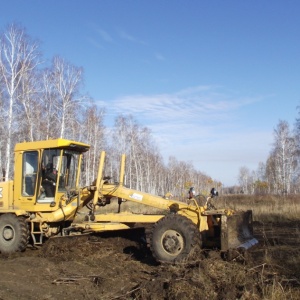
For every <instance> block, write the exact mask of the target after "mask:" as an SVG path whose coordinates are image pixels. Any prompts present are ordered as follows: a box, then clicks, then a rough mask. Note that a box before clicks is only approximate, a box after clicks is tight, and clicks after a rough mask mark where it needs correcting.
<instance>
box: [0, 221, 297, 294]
mask: <svg viewBox="0 0 300 300" xmlns="http://www.w3.org/2000/svg"><path fill="white" fill-rule="evenodd" d="M254 230H255V236H256V237H257V239H259V242H260V243H259V245H258V246H257V247H255V248H253V249H251V250H250V251H249V252H248V253H245V254H243V255H241V256H240V257H238V258H237V259H235V260H234V261H230V262H228V261H224V260H222V259H221V258H220V254H219V253H218V252H216V251H210V252H205V253H204V252H201V253H196V252H195V253H192V254H191V257H190V258H189V259H188V260H186V261H184V262H182V263H180V264H176V265H172V264H167V265H165V264H160V263H157V262H156V261H155V260H154V259H153V257H152V255H151V253H150V251H149V248H148V247H147V244H146V243H145V242H144V241H145V240H144V229H143V228H137V229H132V230H128V231H117V232H113V233H101V234H93V235H82V236H74V237H58V238H52V239H50V240H48V241H47V242H46V243H45V244H44V245H43V246H41V247H40V248H37V249H33V248H30V247H29V248H28V249H27V250H26V251H25V252H22V253H15V254H12V255H0V264H1V268H0V299H3V300H6V299H39V300H46V299H49V300H50V299H53V300H54V299H79V300H80V299H103V300H106V299H222V300H223V299H228V300H229V299H230V300H231V299H300V225H299V224H298V223H296V222H294V223H285V224H282V223H281V224H280V223H278V224H274V223H268V224H262V223H255V224H254Z"/></svg>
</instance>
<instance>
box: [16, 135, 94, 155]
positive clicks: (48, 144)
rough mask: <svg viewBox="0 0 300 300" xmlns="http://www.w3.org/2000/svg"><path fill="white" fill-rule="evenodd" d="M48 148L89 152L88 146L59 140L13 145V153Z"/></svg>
mask: <svg viewBox="0 0 300 300" xmlns="http://www.w3.org/2000/svg"><path fill="white" fill-rule="evenodd" d="M49 148H63V149H70V150H75V151H79V152H86V151H88V150H89V148H90V145H88V144H84V143H81V142H75V141H71V140H66V139H62V138H59V139H55V140H44V141H35V142H23V143H17V144H16V145H15V152H17V151H30V150H39V149H49Z"/></svg>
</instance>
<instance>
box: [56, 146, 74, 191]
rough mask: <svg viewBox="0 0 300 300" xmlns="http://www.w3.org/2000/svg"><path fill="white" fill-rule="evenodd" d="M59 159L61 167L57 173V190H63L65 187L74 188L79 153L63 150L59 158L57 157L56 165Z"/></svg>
mask: <svg viewBox="0 0 300 300" xmlns="http://www.w3.org/2000/svg"><path fill="white" fill-rule="evenodd" d="M60 159H62V161H61V164H60V166H61V167H60V173H59V182H58V190H59V191H65V190H66V188H68V189H75V188H76V178H77V172H78V164H79V154H78V153H77V152H73V151H70V150H63V153H62V156H61V158H60V157H57V160H58V163H57V165H59V163H60Z"/></svg>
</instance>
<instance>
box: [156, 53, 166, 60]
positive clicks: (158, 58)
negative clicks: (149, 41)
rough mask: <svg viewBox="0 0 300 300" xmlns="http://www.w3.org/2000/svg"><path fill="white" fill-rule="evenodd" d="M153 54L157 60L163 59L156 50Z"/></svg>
mask: <svg viewBox="0 0 300 300" xmlns="http://www.w3.org/2000/svg"><path fill="white" fill-rule="evenodd" d="M154 56H155V58H156V59H157V60H161V61H163V60H165V57H164V56H163V55H162V54H161V53H158V52H157V53H155V55H154Z"/></svg>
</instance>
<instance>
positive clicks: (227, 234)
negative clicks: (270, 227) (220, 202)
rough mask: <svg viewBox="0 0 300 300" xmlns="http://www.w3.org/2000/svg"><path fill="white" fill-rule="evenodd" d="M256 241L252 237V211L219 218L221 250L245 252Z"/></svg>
mask: <svg viewBox="0 0 300 300" xmlns="http://www.w3.org/2000/svg"><path fill="white" fill-rule="evenodd" d="M257 243H258V241H257V239H256V238H254V237H253V224H252V211H251V210H248V211H245V212H236V213H235V214H233V215H230V216H226V215H223V216H222V217H221V250H222V251H230V250H241V251H245V250H247V249H249V248H251V247H252V246H254V245H255V244H257Z"/></svg>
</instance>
